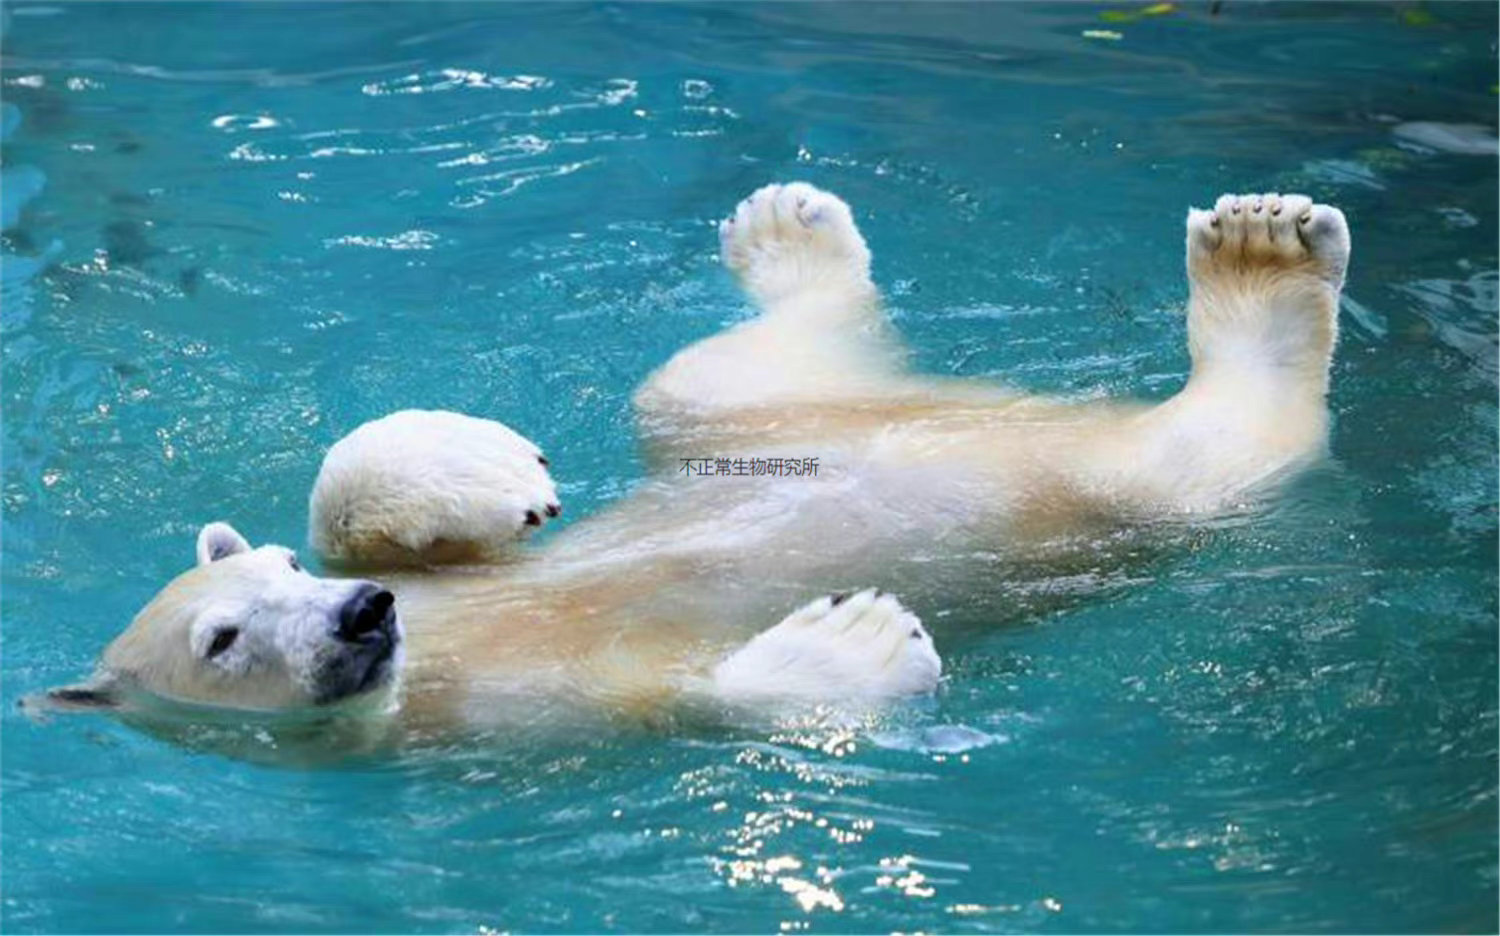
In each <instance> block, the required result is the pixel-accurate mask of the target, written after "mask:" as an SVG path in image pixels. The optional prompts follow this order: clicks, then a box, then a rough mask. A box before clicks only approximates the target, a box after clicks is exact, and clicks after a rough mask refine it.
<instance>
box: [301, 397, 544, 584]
mask: <svg viewBox="0 0 1500 936" xmlns="http://www.w3.org/2000/svg"><path fill="white" fill-rule="evenodd" d="M547 467H548V462H547V459H546V458H545V457H544V456H543V455H542V453H541V450H540V449H538V448H537V447H536V445H534V444H533V443H532V442H530V441H529V440H528V439H526V438H525V437H524V436H522V435H520V434H519V433H517V432H514V431H513V430H511V429H510V428H508V427H506V426H504V425H502V424H500V423H498V422H494V421H493V420H488V419H476V418H474V417H471V416H464V415H462V414H460V413H450V412H443V411H427V410H403V411H401V412H399V413H393V414H391V415H390V416H386V417H385V418H383V419H377V420H374V421H373V422H368V423H365V424H364V425H363V426H360V427H359V428H358V429H356V430H354V431H353V432H351V433H350V434H349V435H347V436H345V437H344V438H343V439H340V440H339V441H338V442H337V443H336V444H335V445H334V446H333V447H332V448H331V449H329V450H328V454H327V455H326V456H324V458H323V466H322V468H321V469H320V470H319V471H318V479H317V482H316V483H315V484H314V485H313V493H312V497H311V500H310V503H309V510H308V533H309V538H310V539H311V541H312V543H313V546H314V547H315V548H316V549H317V550H318V551H319V552H320V553H321V554H322V555H323V556H324V557H325V558H326V559H330V560H333V561H336V562H344V563H353V564H362V565H414V564H417V565H425V564H440V563H453V562H484V561H489V560H491V559H494V558H496V557H498V556H499V555H500V554H501V553H503V552H504V550H505V549H506V547H508V546H509V545H510V544H512V543H514V542H515V541H516V540H518V539H521V538H523V537H525V536H527V535H529V534H530V533H531V532H532V531H534V530H536V529H537V528H539V527H541V526H542V525H543V524H545V523H546V522H547V520H548V519H550V518H552V517H556V516H558V515H559V514H560V513H561V512H562V505H561V503H560V502H559V501H558V499H557V487H556V485H554V484H553V482H552V476H551V475H550V474H549V473H548V471H547Z"/></svg>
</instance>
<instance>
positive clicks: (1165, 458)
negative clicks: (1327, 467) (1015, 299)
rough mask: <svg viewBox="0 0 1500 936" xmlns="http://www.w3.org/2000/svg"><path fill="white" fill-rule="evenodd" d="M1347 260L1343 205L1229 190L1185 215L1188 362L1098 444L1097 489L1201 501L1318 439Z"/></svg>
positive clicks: (1255, 480) (1216, 504)
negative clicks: (1188, 367)
mask: <svg viewBox="0 0 1500 936" xmlns="http://www.w3.org/2000/svg"><path fill="white" fill-rule="evenodd" d="M1348 263H1349V229H1348V227H1347V226H1346V224H1345V223H1344V216H1343V213H1342V212H1340V211H1339V210H1338V209H1337V208H1331V207H1329V206H1327V205H1315V204H1313V203H1312V201H1311V200H1310V199H1308V198H1307V197H1305V196H1302V195H1238V196H1236V195H1225V196H1224V197H1222V198H1220V199H1219V200H1218V203H1217V204H1216V205H1215V206H1214V209H1213V210H1212V211H1197V210H1194V211H1192V212H1190V213H1189V214H1188V219H1187V268H1188V279H1189V282H1190V286H1191V294H1190V298H1189V301H1188V322H1187V325H1188V350H1189V352H1190V353H1191V355H1192V359H1193V367H1192V373H1191V374H1190V375H1189V377H1188V382H1187V386H1185V387H1184V388H1183V389H1182V392H1180V393H1178V394H1177V395H1176V396H1175V397H1173V398H1172V399H1170V400H1168V401H1166V402H1165V403H1163V404H1161V405H1160V406H1157V407H1155V408H1153V409H1152V410H1150V411H1149V412H1147V413H1146V414H1144V415H1143V416H1142V417H1140V418H1139V419H1137V420H1132V421H1129V422H1126V423H1123V424H1121V426H1120V428H1124V429H1125V430H1126V433H1125V435H1124V436H1123V437H1122V438H1123V440H1124V444H1123V445H1122V446H1120V447H1111V445H1109V444H1106V446H1105V447H1104V448H1103V449H1101V450H1100V453H1099V454H1100V455H1101V456H1102V457H1101V458H1100V459H1099V462H1098V464H1103V465H1105V466H1107V467H1106V468H1105V471H1104V474H1103V486H1105V487H1107V488H1109V489H1111V490H1115V491H1117V492H1119V493H1121V494H1124V495H1126V496H1127V498H1131V499H1134V500H1136V501H1140V502H1144V503H1146V504H1148V505H1151V506H1153V507H1161V506H1167V507H1172V508H1174V509H1177V510H1182V511H1189V512H1198V511H1205V510H1208V511H1211V510H1218V509H1222V508H1223V507H1224V506H1225V505H1227V504H1235V503H1239V502H1240V500H1241V499H1242V498H1243V496H1244V495H1245V493H1246V492H1248V491H1250V490H1252V489H1253V488H1255V487H1257V486H1259V485H1261V484H1262V483H1264V482H1267V481H1271V480H1274V479H1276V478H1279V477H1281V476H1282V475H1283V474H1284V473H1285V472H1286V471H1287V470H1288V469H1293V468H1297V467H1299V466H1302V465H1305V464H1307V463H1309V462H1310V461H1312V460H1315V459H1317V458H1318V457H1320V456H1321V455H1322V454H1323V453H1324V452H1326V450H1327V438H1328V405H1327V395H1328V368H1329V365H1330V363H1331V361H1332V355H1333V345H1334V341H1335V339H1336V338H1337V335H1338V299H1339V290H1340V288H1342V286H1343V281H1344V271H1345V269H1346V267H1347V266H1348Z"/></svg>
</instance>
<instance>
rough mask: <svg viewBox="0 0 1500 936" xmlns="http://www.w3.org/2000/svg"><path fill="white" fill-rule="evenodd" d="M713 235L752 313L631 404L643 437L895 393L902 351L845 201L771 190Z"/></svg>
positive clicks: (653, 381) (663, 371) (797, 185)
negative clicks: (761, 411)
mask: <svg viewBox="0 0 1500 936" xmlns="http://www.w3.org/2000/svg"><path fill="white" fill-rule="evenodd" d="M719 236H720V245H721V255H722V258H723V261H724V265H725V266H727V267H728V268H729V270H730V271H731V272H733V273H734V275H735V277H736V278H737V279H738V280H739V282H740V285H741V286H742V287H743V288H744V290H745V292H746V294H747V295H748V296H749V298H750V300H751V301H752V302H753V303H754V304H755V305H756V306H757V307H758V310H759V312H760V314H759V316H758V317H756V318H755V319H753V320H751V321H748V322H745V323H742V324H740V325H738V326H736V327H734V328H731V329H730V330H728V331H726V332H723V333H721V334H719V335H715V336H713V337H711V338H708V339H705V340H703V341H700V342H698V343H697V344H694V345H692V346H690V347H688V348H686V349H684V350H683V351H680V352H679V353H678V354H677V355H676V356H675V357H673V358H672V359H671V360H670V361H668V362H667V363H666V364H665V365H663V366H662V367H661V368H660V369H659V370H657V371H656V372H655V373H654V374H652V375H651V377H650V378H648V380H647V382H646V384H645V385H644V386H643V387H642V388H641V389H640V390H639V391H638V392H637V393H636V396H635V403H636V407H637V409H638V410H639V412H640V413H641V415H642V416H643V418H644V420H645V423H646V428H647V430H648V432H649V431H651V430H660V431H664V432H667V433H668V434H670V433H671V432H672V431H673V430H676V429H681V428H684V427H690V426H692V425H693V424H695V423H698V424H701V423H702V422H704V421H709V422H712V421H713V420H716V419H719V418H720V417H722V416H724V415H725V414H727V413H731V412H733V411H735V410H747V409H751V410H753V409H755V408H758V407H768V406H780V405H785V404H798V403H809V402H812V403H818V404H828V403H831V402H832V403H837V401H839V400H847V399H851V398H856V397H864V398H868V397H870V396H872V395H877V396H878V395H879V394H880V392H881V391H882V389H885V388H888V387H889V386H890V385H891V383H892V381H893V379H894V375H897V374H899V373H900V372H901V370H902V365H903V363H904V354H903V352H902V350H901V348H900V345H899V342H897V341H896V340H895V337H894V335H893V333H892V331H891V328H890V325H889V323H888V322H887V321H886V319H885V316H884V314H883V312H882V311H881V309H880V297H879V294H878V292H877V291H876V289H875V285H874V283H873V282H871V280H870V251H869V249H868V248H867V247H866V246H865V241H864V238H863V237H861V236H860V233H859V230H858V228H856V227H855V225H854V217H853V215H852V213H851V212H850V210H849V206H848V205H846V204H845V203H844V202H843V201H842V200H841V199H839V198H838V197H837V196H835V195H831V194H829V193H828V192H824V191H821V190H819V189H817V188H814V187H813V186H811V185H808V184H806V183H801V182H794V183H792V184H789V185H768V186H766V187H764V188H762V189H759V190H757V191H756V192H755V193H754V194H752V195H751V196H750V197H749V198H746V199H745V200H744V201H742V202H740V204H739V207H738V208H737V209H736V210H735V213H734V216H733V217H731V218H728V219H726V220H725V221H723V222H722V223H721V224H720V225H719ZM662 423H666V425H662Z"/></svg>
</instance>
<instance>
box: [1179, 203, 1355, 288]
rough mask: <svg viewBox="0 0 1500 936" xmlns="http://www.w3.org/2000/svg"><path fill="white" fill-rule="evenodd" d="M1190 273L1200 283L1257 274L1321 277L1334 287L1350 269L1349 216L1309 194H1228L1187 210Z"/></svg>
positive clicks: (1339, 283)
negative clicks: (1208, 204) (1206, 205)
mask: <svg viewBox="0 0 1500 936" xmlns="http://www.w3.org/2000/svg"><path fill="white" fill-rule="evenodd" d="M1187 230H1188V272H1189V275H1191V276H1192V277H1193V279H1194V281H1195V284H1196V282H1197V281H1201V280H1210V279H1220V280H1222V279H1225V278H1231V279H1232V278H1234V277H1243V276H1246V275H1247V274H1253V273H1255V272H1257V271H1286V272H1292V273H1298V272H1301V273H1307V274H1311V275H1313V276H1317V277H1318V278H1320V279H1322V280H1323V281H1324V282H1326V283H1327V284H1328V285H1330V286H1332V287H1333V288H1334V289H1338V288H1339V287H1341V286H1342V285H1343V282H1344V272H1345V270H1346V269H1347V268H1348V265H1349V227H1348V225H1347V224H1346V223H1345V221H1344V213H1343V212H1341V211H1339V210H1338V209H1337V208H1334V207H1331V206H1329V205H1316V204H1313V201H1312V199H1310V198H1308V197H1307V196H1306V195H1278V194H1275V193H1268V194H1265V195H1224V196H1221V197H1220V198H1219V200H1218V202H1216V203H1215V205H1214V207H1213V210H1212V211H1200V210H1198V209H1193V210H1191V211H1189V212H1188V221H1187Z"/></svg>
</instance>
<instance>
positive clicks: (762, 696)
mask: <svg viewBox="0 0 1500 936" xmlns="http://www.w3.org/2000/svg"><path fill="white" fill-rule="evenodd" d="M942 671H943V667H942V661H941V660H940V659H939V658H938V655H937V651H936V650H935V649H934V648H933V645H932V638H931V637H930V636H928V634H927V631H926V629H924V628H923V627H922V622H921V621H919V620H918V619H917V616H916V615H914V614H912V613H911V612H910V611H908V610H906V608H905V607H903V606H902V605H901V602H899V601H897V600H896V599H895V597H893V596H891V595H885V594H881V593H880V592H878V591H876V590H874V589H868V590H866V591H862V592H859V593H857V594H854V595H833V596H829V597H824V598H819V599H818V600H817V601H814V602H812V603H810V604H807V605H805V606H803V607H802V608H799V609H798V610H796V611H794V612H792V613H791V614H789V615H787V617H786V618H785V619H784V620H783V621H782V622H781V623H780V624H777V625H776V626H775V627H773V628H771V629H770V630H767V631H765V632H763V633H761V634H759V635H757V636H756V637H755V638H754V639H752V640H751V641H750V642H749V643H747V644H745V646H743V647H741V648H740V649H739V650H737V651H735V652H734V653H733V654H731V655H730V656H729V657H727V658H726V659H725V660H724V661H723V662H721V663H720V664H719V665H718V667H717V668H715V670H714V672H713V686H712V691H713V694H714V695H715V696H716V697H717V698H719V699H722V700H727V701H730V702H735V703H756V702H777V701H819V700H826V701H840V700H850V699H866V700H869V699H884V698H896V697H900V696H910V695H919V694H922V693H926V692H931V691H932V690H933V689H935V688H937V683H938V679H939V678H940V677H941V676H942Z"/></svg>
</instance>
